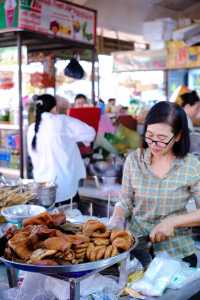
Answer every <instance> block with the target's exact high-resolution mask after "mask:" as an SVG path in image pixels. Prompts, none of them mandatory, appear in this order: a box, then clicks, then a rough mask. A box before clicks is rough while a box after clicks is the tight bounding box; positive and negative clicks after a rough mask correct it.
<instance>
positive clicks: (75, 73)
mask: <svg viewBox="0 0 200 300" xmlns="http://www.w3.org/2000/svg"><path fill="white" fill-rule="evenodd" d="M64 74H65V76H69V77H72V78H74V79H82V78H83V77H84V75H85V72H84V70H83V68H82V67H81V65H80V64H79V62H78V60H77V59H76V58H74V57H73V58H71V59H70V62H69V64H68V65H67V66H66V67H65V69H64Z"/></svg>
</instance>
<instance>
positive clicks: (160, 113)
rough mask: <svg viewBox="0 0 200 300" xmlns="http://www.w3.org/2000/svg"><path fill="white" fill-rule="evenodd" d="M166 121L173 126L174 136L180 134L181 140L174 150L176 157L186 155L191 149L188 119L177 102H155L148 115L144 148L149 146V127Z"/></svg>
mask: <svg viewBox="0 0 200 300" xmlns="http://www.w3.org/2000/svg"><path fill="white" fill-rule="evenodd" d="M156 123H165V124H168V125H170V126H171V128H172V132H173V134H174V136H177V135H178V134H180V139H179V141H177V142H175V143H174V146H173V148H172V151H173V153H174V155H175V156H176V157H184V156H185V155H186V154H187V153H188V152H189V149H190V138H189V129H188V121H187V116H186V113H185V111H184V110H183V109H182V108H181V107H180V106H178V105H177V104H175V103H171V102H168V101H162V102H159V103H157V104H155V105H154V106H153V107H152V108H151V109H150V111H149V113H148V114H147V116H146V119H145V124H144V132H143V136H142V144H141V146H142V149H146V148H148V145H147V143H146V142H145V135H146V130H147V127H148V126H149V125H151V124H156Z"/></svg>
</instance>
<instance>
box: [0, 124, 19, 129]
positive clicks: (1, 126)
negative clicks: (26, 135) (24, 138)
mask: <svg viewBox="0 0 200 300" xmlns="http://www.w3.org/2000/svg"><path fill="white" fill-rule="evenodd" d="M0 129H6V130H19V126H18V125H14V124H7V123H0Z"/></svg>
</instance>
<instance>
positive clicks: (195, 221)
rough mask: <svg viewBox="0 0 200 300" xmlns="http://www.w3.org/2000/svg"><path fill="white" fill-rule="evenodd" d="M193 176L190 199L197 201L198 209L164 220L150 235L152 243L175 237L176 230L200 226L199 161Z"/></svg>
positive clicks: (195, 165)
mask: <svg viewBox="0 0 200 300" xmlns="http://www.w3.org/2000/svg"><path fill="white" fill-rule="evenodd" d="M191 174H192V182H193V184H191V186H190V195H191V196H190V198H193V199H195V202H196V207H197V208H198V209H197V210H196V211H193V212H190V213H185V214H182V215H176V216H169V217H167V218H165V219H164V220H162V221H161V222H160V223H159V224H158V225H156V226H155V227H154V228H153V230H152V232H151V234H150V238H151V240H152V242H160V241H163V240H165V239H166V238H169V237H170V236H173V235H174V230H175V229H176V228H181V227H195V226H200V162H199V160H197V159H196V160H195V163H194V168H193V170H192V172H191Z"/></svg>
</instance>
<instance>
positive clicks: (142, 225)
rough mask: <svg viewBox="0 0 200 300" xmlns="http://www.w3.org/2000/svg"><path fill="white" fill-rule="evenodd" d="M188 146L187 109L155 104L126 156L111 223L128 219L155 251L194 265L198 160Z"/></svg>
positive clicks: (198, 221) (117, 225) (199, 181)
mask: <svg viewBox="0 0 200 300" xmlns="http://www.w3.org/2000/svg"><path fill="white" fill-rule="evenodd" d="M189 147H190V139H189V130H188V124H187V116H186V113H185V112H184V110H183V109H182V108H181V107H180V106H178V105H176V104H174V103H170V102H167V101H162V102H159V103H157V104H155V105H154V106H153V107H152V108H151V109H150V111H149V113H148V114H147V117H146V120H145V124H144V132H143V135H142V146H141V147H140V148H139V149H137V150H136V151H134V152H132V153H130V154H129V155H128V157H127V159H126V162H125V165H124V171H123V180H122V193H121V197H120V199H119V202H118V203H117V204H116V206H115V209H114V213H113V216H112V217H111V220H110V226H111V228H114V227H115V228H123V227H124V223H125V220H127V221H128V226H129V229H130V230H131V231H132V232H133V234H134V235H136V236H137V237H143V238H147V239H148V237H149V238H150V240H151V242H152V243H153V246H152V249H151V255H155V254H157V253H159V252H161V251H167V252H168V253H169V254H170V255H172V256H174V257H178V258H181V259H182V260H184V261H187V262H188V263H189V264H190V265H191V266H193V267H195V266H196V265H197V256H196V254H195V245H194V241H193V239H192V237H191V231H190V227H194V226H198V225H199V224H200V209H197V210H196V211H193V212H191V213H188V212H187V210H186V205H187V204H188V201H189V199H190V198H191V197H193V198H194V199H195V201H196V205H197V207H198V208H199V207H200V161H199V160H198V159H197V158H196V157H195V156H194V155H192V154H190V153H189ZM198 299H200V298H198Z"/></svg>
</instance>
